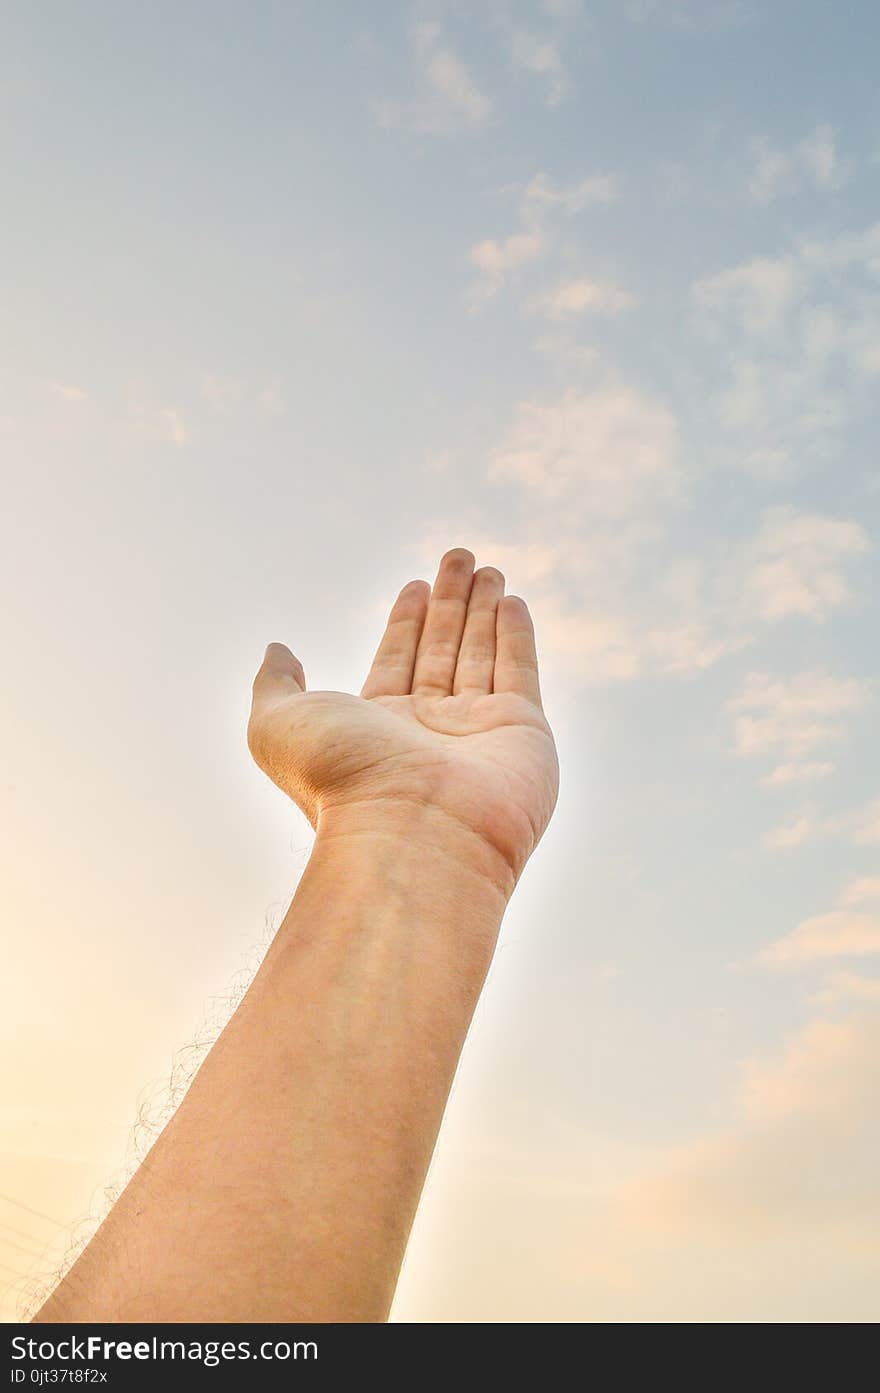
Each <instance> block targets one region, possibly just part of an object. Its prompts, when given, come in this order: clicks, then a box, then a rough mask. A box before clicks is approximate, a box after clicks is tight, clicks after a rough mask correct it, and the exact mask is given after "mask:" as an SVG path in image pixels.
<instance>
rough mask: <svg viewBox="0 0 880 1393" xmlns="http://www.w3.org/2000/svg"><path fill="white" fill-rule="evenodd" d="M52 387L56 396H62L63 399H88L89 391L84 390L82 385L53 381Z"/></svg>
mask: <svg viewBox="0 0 880 1393" xmlns="http://www.w3.org/2000/svg"><path fill="white" fill-rule="evenodd" d="M51 387H52V391H53V392H54V393H55V395H56V397H60V398H61V400H62V401H69V402H80V401H88V393H87V392H84V391H83V389H82V388H81V387H74V386H71V385H69V384H66V383H63V382H53V383H52V384H51Z"/></svg>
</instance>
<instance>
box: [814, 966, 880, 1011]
mask: <svg viewBox="0 0 880 1393" xmlns="http://www.w3.org/2000/svg"><path fill="white" fill-rule="evenodd" d="M810 1000H811V1001H815V1002H818V1003H821V1004H823V1005H827V1006H833V1005H836V1004H837V1003H838V1002H841V1001H880V977H863V976H862V975H861V974H860V973H858V972H832V973H831V974H830V975H829V976H828V977H826V979H825V982H824V984H823V985H822V987H821V988H820V990H819V991H817V992H815V993H814V994H813V995H812V996H811V998H810Z"/></svg>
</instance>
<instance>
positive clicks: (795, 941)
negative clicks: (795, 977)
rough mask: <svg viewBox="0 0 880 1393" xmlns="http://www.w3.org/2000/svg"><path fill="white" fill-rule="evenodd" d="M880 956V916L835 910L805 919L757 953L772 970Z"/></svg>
mask: <svg viewBox="0 0 880 1393" xmlns="http://www.w3.org/2000/svg"><path fill="white" fill-rule="evenodd" d="M867 953H880V913H865V914H860V913H858V912H856V911H855V910H847V909H833V910H831V911H830V912H829V913H828V914H819V915H817V916H816V917H815V918H813V919H805V920H804V921H803V923H802V924H798V926H797V928H796V929H792V931H791V933H789V934H786V935H785V937H784V938H779V939H777V940H776V942H775V943H771V944H770V946H769V947H767V948H765V949H763V951H762V952H761V953H759V954H758V961H759V962H762V963H767V964H769V965H771V966H773V967H778V966H780V965H781V964H789V963H805V962H814V961H815V960H816V959H817V958H841V957H854V956H855V957H858V956H861V955H864V954H867Z"/></svg>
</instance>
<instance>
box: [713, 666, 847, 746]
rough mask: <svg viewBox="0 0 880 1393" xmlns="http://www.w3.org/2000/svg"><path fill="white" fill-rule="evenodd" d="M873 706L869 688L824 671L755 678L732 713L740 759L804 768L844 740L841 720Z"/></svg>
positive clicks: (731, 706) (732, 706) (752, 675)
mask: <svg viewBox="0 0 880 1393" xmlns="http://www.w3.org/2000/svg"><path fill="white" fill-rule="evenodd" d="M867 701H868V688H867V685H866V684H864V683H862V682H859V681H857V680H856V679H855V678H840V677H834V676H833V675H832V674H831V673H829V672H824V671H821V670H820V671H814V672H802V673H799V674H798V675H796V676H794V677H789V678H783V677H773V676H771V675H769V674H768V673H764V672H752V673H749V675H748V676H747V678H746V681H745V684H744V686H743V689H742V691H741V692H740V693H739V694H738V695H737V696H736V697H734V698H733V699H732V700H731V701H729V702H728V703H727V710H728V711H729V712H731V713H732V714H733V716H734V738H735V741H736V749H737V752H738V753H739V754H740V755H744V756H748V757H751V756H761V755H764V756H771V757H782V758H783V759H785V760H787V761H789V762H800V761H802V760H803V759H804V758H805V757H806V756H807V755H809V754H811V753H812V752H813V751H814V750H817V749H821V748H822V747H823V746H826V745H829V744H832V743H834V742H835V741H837V740H840V739H842V738H843V735H844V731H845V727H844V725H842V724H841V718H842V717H845V716H850V715H853V714H855V713H856V712H858V711H861V710H862V709H863V708H864V706H865V705H866V704H867Z"/></svg>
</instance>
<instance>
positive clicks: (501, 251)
mask: <svg viewBox="0 0 880 1393" xmlns="http://www.w3.org/2000/svg"><path fill="white" fill-rule="evenodd" d="M543 246H544V243H543V239H542V238H541V236H540V235H539V234H538V233H536V232H520V233H515V234H514V235H513V236H512V237H506V238H505V239H504V241H502V242H496V241H493V240H491V239H487V240H486V241H484V242H478V243H477V245H476V246H475V247H471V250H470V253H469V258H470V261H471V264H472V265H474V266H476V268H477V270H478V271H481V272H482V277H483V278H482V280H481V282H480V285H479V287H478V292H479V295H480V296H482V297H487V296H490V295H494V294H495V293H496V291H498V290H500V288H501V286H502V285H504V283H505V281H506V280H507V279H508V277H509V276H511V275H512V274H513V273H514V272H516V271H518V270H519V269H520V267H522V266H525V265H526V264H527V263H528V262H530V261H535V260H536V259H537V258H538V257H539V256H540V255H541V252H542V250H543Z"/></svg>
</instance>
